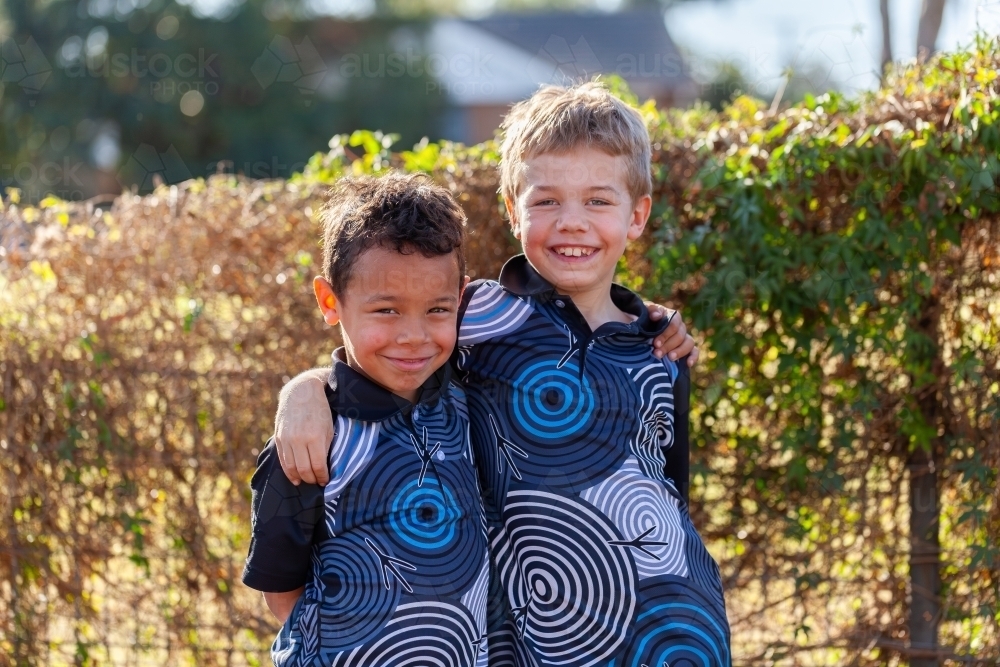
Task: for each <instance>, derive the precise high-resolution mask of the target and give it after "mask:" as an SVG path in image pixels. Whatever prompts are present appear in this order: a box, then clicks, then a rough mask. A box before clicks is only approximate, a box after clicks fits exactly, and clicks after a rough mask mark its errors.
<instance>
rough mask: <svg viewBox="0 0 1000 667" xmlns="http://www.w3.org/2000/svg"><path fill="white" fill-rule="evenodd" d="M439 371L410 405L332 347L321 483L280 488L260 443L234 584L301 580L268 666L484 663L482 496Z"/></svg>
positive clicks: (456, 406)
mask: <svg viewBox="0 0 1000 667" xmlns="http://www.w3.org/2000/svg"><path fill="white" fill-rule="evenodd" d="M338 352H339V351H338ZM449 376H450V371H449V368H448V366H447V365H446V366H445V367H444V368H443V369H441V370H440V371H439V372H438V373H436V374H435V375H434V376H432V377H431V378H430V379H429V380H428V381H427V382H426V383H425V384H424V386H423V387H422V389H421V394H420V397H419V400H418V401H417V403H416V404H415V405H414V404H411V403H409V402H408V401H405V400H404V399H402V398H400V397H398V396H396V395H395V394H392V393H391V392H389V391H388V390H386V389H384V388H382V387H381V386H379V385H377V384H375V383H374V382H372V381H370V380H368V379H367V378H365V377H364V376H362V375H361V374H360V373H358V372H357V371H355V370H353V369H351V368H350V367H349V366H348V365H347V364H346V363H344V362H343V361H341V359H339V358H338V354H337V353H334V363H333V369H332V372H331V374H330V381H329V385H328V387H327V398H328V400H329V404H330V409H331V411H332V412H333V414H334V418H335V421H336V436H335V438H334V442H333V445H332V447H331V448H330V460H329V463H330V482H329V483H328V484H327V485H326V486H325V488H324V487H321V486H317V485H310V484H301V485H299V486H297V487H296V486H293V485H292V484H291V483H290V482H289V481H288V478H287V477H285V474H284V472H282V470H281V466H280V465H279V462H278V458H277V456H276V453H275V448H274V443H273V442H271V443H268V446H267V447H266V448H265V449H264V451H263V452H262V453H261V455H260V457H259V459H258V466H257V471H256V473H255V474H254V476H253V480H252V481H251V487H252V489H253V517H252V518H253V537H252V541H251V546H250V555H249V556H248V557H247V563H246V568H245V570H244V573H243V581H244V583H246V584H247V585H248V586H250V587H251V588H255V589H257V590H261V591H272V592H281V591H292V590H295V589H296V588H298V587H300V586H303V585H304V586H305V592H304V593H303V594H302V596H301V597H300V598H299V600H298V602H297V603H296V605H295V608H294V610H293V611H292V613H291V615H290V616H289V618H288V620H287V622H286V623H285V624H284V626H283V627H282V628H281V631H280V633H279V634H278V637H277V638H276V639H275V641H274V644H273V645H272V647H271V657H272V659H273V660H274V664H275V665H277V666H279V667H284V666H289V667H291V666H298V665H310V666H316V667H320V666H323V667H330V666H331V665H332V666H350V667H383V666H385V665H397V664H398V665H404V664H407V665H408V664H418V663H419V664H440V665H449V666H453V667H473V666H477V667H484V666H485V665H486V664H487V647H486V641H485V637H486V597H487V587H488V574H487V557H486V535H485V527H484V523H483V517H482V501H481V498H480V492H479V487H478V484H477V481H476V471H475V467H474V465H473V460H472V452H471V449H470V445H469V435H468V415H467V412H466V407H465V397H464V392H463V391H462V390H461V389H460V388H459V387H458V386H456V385H454V384H450V383H449Z"/></svg>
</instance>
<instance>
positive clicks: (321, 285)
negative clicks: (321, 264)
mask: <svg viewBox="0 0 1000 667" xmlns="http://www.w3.org/2000/svg"><path fill="white" fill-rule="evenodd" d="M313 293H314V294H315V295H316V303H318V304H319V309H320V310H321V311H323V319H324V320H326V323H327V324H329V325H330V326H331V327H332V326H336V325H337V324H339V323H340V301H338V300H337V295H336V294H334V293H333V286H331V285H330V283H329V282H327V279H326V278H324V277H322V276H316V277H315V278H313Z"/></svg>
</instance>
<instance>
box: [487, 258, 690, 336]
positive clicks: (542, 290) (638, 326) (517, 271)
mask: <svg viewBox="0 0 1000 667" xmlns="http://www.w3.org/2000/svg"><path fill="white" fill-rule="evenodd" d="M500 284H501V285H502V286H503V287H504V289H506V290H507V291H508V292H510V293H511V294H514V295H516V296H530V297H532V298H534V299H537V300H538V301H540V302H542V303H550V302H551V303H555V304H556V305H557V306H559V307H561V308H566V307H567V306H570V304H572V303H573V301H572V299H570V298H569V297H568V296H565V295H563V294H559V292H558V290H556V288H555V286H554V285H553V284H552V283H550V282H549V281H548V280H546V279H545V278H543V277H542V275H541V274H540V273H538V271H537V270H535V267H533V266H532V265H531V263H530V262H529V261H528V258H527V257H525V256H524V255H515V256H514V257H511V258H510V259H509V260H507V262H506V263H505V264H504V265H503V268H502V269H501V270H500ZM611 301H612V302H614V304H615V306H616V307H617V308H618V309H619V310H621V311H622V312H625V313H628V314H630V315H635V317H636V319H635V321H634V322H632V323H631V324H630V325H629V324H624V323H620V322H611V323H608V324H604V325H602V326H601V327H600V329H601V330H603V329H605V327H610V328H611V330H612V331H623V330H624V331H628V332H629V333H635V334H637V335H640V336H648V337H650V338H655V337H656V336H659V335H660V334H661V333H663V332H664V331H665V330H666V328H667V325H668V324H669V323H670V320H669V319H667V318H663V319H660V320H653V319H651V318H650V317H649V309H647V308H646V304H645V303H643V302H642V299H641V298H640V297H639V295H638V294H636V293H635V292H633V291H632V290H630V289H628V288H626V287H622V286H621V285H618V284H612V285H611ZM560 303H562V304H563V305H562V306H560ZM569 314H576V315H577V316H578V317H579V319H581V320H583V316H582V315H579V311H578V310H577V309H576V306H575V305H573V306H572V308H571V309H570V313H567V315H569ZM574 319H575V318H574ZM584 326H585V327H586V328H587V329H589V326H588V325H586V324H585V320H584Z"/></svg>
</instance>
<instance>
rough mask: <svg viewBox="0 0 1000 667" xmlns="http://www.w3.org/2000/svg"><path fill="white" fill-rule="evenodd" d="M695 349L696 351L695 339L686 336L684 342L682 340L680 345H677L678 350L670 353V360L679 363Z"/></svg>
mask: <svg viewBox="0 0 1000 667" xmlns="http://www.w3.org/2000/svg"><path fill="white" fill-rule="evenodd" d="M693 349H694V338H691V336H687V335H685V336H684V340H682V341H681V342H680V344H678V345H677V348H676V349H674V350H673V351H672V352H671V353H670V359H671V360H673V361H677V360H678V359H680V358H681V357H683V356H686V355H688V354H690V353H691V350H693Z"/></svg>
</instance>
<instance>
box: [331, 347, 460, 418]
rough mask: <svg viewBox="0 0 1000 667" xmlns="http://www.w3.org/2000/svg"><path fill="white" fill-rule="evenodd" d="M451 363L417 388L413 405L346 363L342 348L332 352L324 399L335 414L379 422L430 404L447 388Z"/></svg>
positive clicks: (443, 393)
mask: <svg viewBox="0 0 1000 667" xmlns="http://www.w3.org/2000/svg"><path fill="white" fill-rule="evenodd" d="M450 380H451V365H450V364H445V365H444V366H442V367H441V368H439V369H438V370H437V371H436V372H435V373H434V374H433V375H431V376H430V377H429V378H427V381H426V382H424V384H423V386H422V387H420V391H419V394H418V396H417V402H416V404H414V403H410V402H409V401H408V400H406V399H405V398H403V397H402V396H397V395H396V394H394V393H392V392H391V391H389V390H388V389H386V388H385V387H382V386H381V385H379V384H376V383H375V382H373V381H371V380H369V379H368V378H367V377H365V376H364V375H362V374H361V373H359V372H358V371H356V370H354V369H353V368H351V367H350V366H348V365H347V361H346V359H345V357H344V348H342V347H340V348H337V349H336V350H335V351H334V352H333V368H332V369H331V370H330V379H329V380H327V383H326V400H327V402H328V403H329V404H330V410H331V411H332V412H333V414H334V415H343V416H345V417H348V418H351V419H358V420H361V421H366V422H370V421H382V420H384V419H388V418H389V417H392V416H393V415H395V414H397V413H399V412H406V411H409V410H412V409H413V406H414V405H425V404H433V403H435V402H436V401H437V400H438V399H439V398H441V397H442V396H443V395H445V394H446V393H447V391H448V382H449V381H450Z"/></svg>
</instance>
